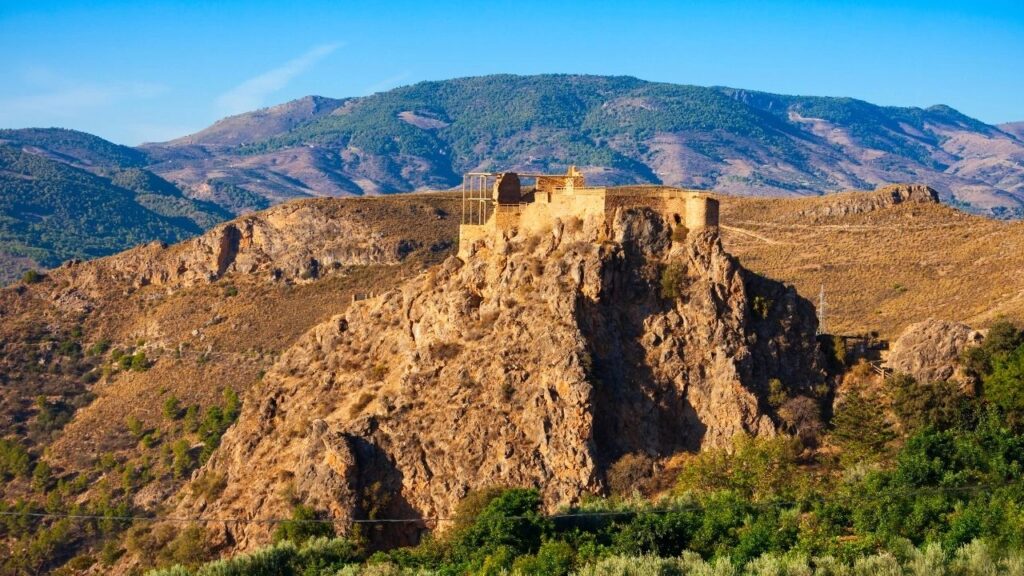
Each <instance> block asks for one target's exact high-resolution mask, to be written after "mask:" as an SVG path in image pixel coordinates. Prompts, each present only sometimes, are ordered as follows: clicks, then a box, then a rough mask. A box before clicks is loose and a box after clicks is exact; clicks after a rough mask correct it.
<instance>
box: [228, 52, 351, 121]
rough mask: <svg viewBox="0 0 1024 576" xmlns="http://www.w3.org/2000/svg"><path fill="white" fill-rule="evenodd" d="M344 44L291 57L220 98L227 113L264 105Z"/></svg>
mask: <svg viewBox="0 0 1024 576" xmlns="http://www.w3.org/2000/svg"><path fill="white" fill-rule="evenodd" d="M339 46H340V44H323V45H321V46H317V47H315V48H313V49H312V50H310V51H308V52H306V53H305V54H303V55H301V56H299V57H298V58H295V59H293V60H289V61H288V62H286V63H285V64H284V65H283V66H280V67H278V68H274V69H273V70H268V71H267V72H264V73H263V74H260V75H259V76H254V77H252V78H250V79H248V80H246V81H245V82H242V83H241V84H239V85H238V86H235V87H234V88H232V89H231V90H228V91H227V92H225V93H223V94H221V95H220V96H218V97H217V106H218V107H219V108H220V109H221V111H222V112H223V113H225V114H240V113H242V112H248V111H250V110H255V109H256V108H260V107H262V106H263V105H264V102H265V101H266V98H267V96H269V95H270V94H271V93H273V92H276V91H278V90H280V89H282V88H284V87H285V86H287V85H288V84H289V83H290V82H291V81H292V80H294V79H295V78H296V77H298V76H299V75H300V74H302V73H303V72H305V71H307V70H309V69H310V68H312V67H313V66H314V65H315V64H316V63H317V62H319V61H320V60H322V59H324V58H326V57H327V56H329V55H330V54H331V53H332V52H334V51H335V50H337V49H338V47H339Z"/></svg>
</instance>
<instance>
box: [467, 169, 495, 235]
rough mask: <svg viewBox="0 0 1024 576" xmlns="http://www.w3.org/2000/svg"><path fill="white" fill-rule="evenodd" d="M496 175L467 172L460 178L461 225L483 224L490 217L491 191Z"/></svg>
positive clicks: (492, 201)
mask: <svg viewBox="0 0 1024 576" xmlns="http://www.w3.org/2000/svg"><path fill="white" fill-rule="evenodd" d="M497 178H498V174H495V173H493V172H469V173H466V174H464V175H463V176H462V223H463V224H483V223H485V222H487V218H489V217H490V212H491V204H493V203H494V199H493V198H492V197H491V189H492V188H493V186H494V182H495V180H497Z"/></svg>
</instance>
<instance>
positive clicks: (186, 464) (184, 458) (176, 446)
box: [171, 439, 196, 478]
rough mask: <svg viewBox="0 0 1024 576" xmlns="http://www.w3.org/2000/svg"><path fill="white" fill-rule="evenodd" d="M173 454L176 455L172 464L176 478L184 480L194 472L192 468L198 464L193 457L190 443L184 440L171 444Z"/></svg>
mask: <svg viewBox="0 0 1024 576" xmlns="http://www.w3.org/2000/svg"><path fill="white" fill-rule="evenodd" d="M171 453H172V454H174V460H173V462H172V464H171V467H172V470H173V471H174V477H175V478H184V477H185V475H186V474H188V473H189V472H191V471H192V467H193V466H195V463H196V462H195V459H194V458H193V457H192V452H191V450H190V447H189V445H188V441H187V440H184V439H181V440H177V441H175V442H174V443H173V444H171Z"/></svg>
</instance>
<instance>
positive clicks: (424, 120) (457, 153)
mask: <svg viewBox="0 0 1024 576" xmlns="http://www.w3.org/2000/svg"><path fill="white" fill-rule="evenodd" d="M144 150H146V151H147V153H149V154H150V156H151V158H152V161H153V162H154V164H153V165H152V169H153V170H154V171H156V172H157V173H159V174H161V175H162V176H164V177H166V178H168V179H170V180H172V181H174V182H177V183H179V184H181V185H182V186H185V187H195V186H202V185H208V184H209V183H211V182H226V183H230V184H232V185H235V186H238V187H240V188H243V189H246V190H248V191H250V192H253V193H255V194H258V195H260V196H262V197H265V198H267V199H268V200H270V201H272V202H278V201H281V200H283V199H287V198H293V197H307V196H322V195H332V196H333V195H346V194H375V193H390V192H404V191H411V190H422V189H447V188H450V187H453V186H457V185H458V184H459V182H460V178H461V174H462V173H464V172H467V171H470V170H499V171H500V170H520V171H562V170H564V169H565V167H566V166H568V165H570V164H575V165H580V166H582V167H583V169H584V171H585V172H586V173H587V176H588V178H589V180H590V181H591V182H594V183H608V184H615V183H635V182H650V183H664V184H668V185H673V186H685V187H697V188H704V189H714V190H717V191H721V192H724V193H730V194H739V195H772V196H779V195H782V196H795V195H819V194H822V193H826V192H834V191H840V190H848V189H863V188H874V187H876V186H879V185H883V184H887V183H891V182H907V181H916V182H925V183H928V184H929V185H931V186H932V187H934V188H935V189H937V190H938V191H939V193H940V195H941V196H942V198H943V199H944V200H946V201H947V202H955V203H959V205H962V206H965V207H968V208H969V209H971V210H973V211H976V212H981V213H989V214H995V215H998V216H1013V215H1019V214H1020V213H1021V206H1022V200H1024V188H1022V184H1024V176H1022V175H1024V168H1021V166H1022V164H1021V160H1022V159H1024V141H1022V140H1021V137H1020V135H1019V134H1017V133H1016V132H1014V130H1013V129H1012V128H1007V129H1005V130H1003V129H1000V128H997V127H994V126H989V125H986V124H984V123H982V122H979V121H977V120H975V119H972V118H969V117H967V116H965V115H963V114H961V113H959V112H957V111H956V110H953V109H952V108H949V107H947V106H932V107H929V108H897V107H886V106H876V105H873V104H870V103H867V102H863V101H860V100H855V99H852V98H826V97H804V96H784V95H776V94H768V93H762V92H754V91H748V90H738V89H732V88H720V87H700V86H688V85H676V84H664V83H654V82H646V81H642V80H638V79H636V78H629V77H602V76H573V75H543V76H510V75H501V76H484V77H475V78H458V79H453V80H444V81H437V82H421V83H419V84H415V85H412V86H405V87H402V88H396V89H394V90H389V91H387V92H382V93H378V94H374V95H372V96H366V97H361V98H349V99H345V100H331V99H326V98H320V97H307V98H304V99H300V100H296V101H294V102H290V103H287V104H283V105H281V106H278V107H274V108H270V109H267V110H264V111H259V112H255V113H250V114H243V115H240V116H235V117H232V118H230V119H226V120H223V121H221V122H219V123H218V124H215V125H214V126H212V127H210V128H208V129H207V130H204V131H202V132H200V133H197V134H195V135H193V136H189V137H185V138H182V139H179V140H176V141H172V142H168V143H165V144H156V145H148V146H146V147H144Z"/></svg>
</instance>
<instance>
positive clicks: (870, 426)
mask: <svg viewBox="0 0 1024 576" xmlns="http://www.w3.org/2000/svg"><path fill="white" fill-rule="evenodd" d="M880 405H881V402H880V400H879V399H878V398H877V397H875V396H874V395H868V394H867V393H862V392H861V391H859V390H856V389H854V390H852V391H850V393H849V394H847V395H846V397H845V398H844V400H843V403H842V404H840V405H839V406H837V407H836V413H835V416H833V418H832V433H831V438H832V439H833V440H834V441H835V442H836V443H837V444H838V445H839V446H840V447H841V448H842V449H843V457H844V459H845V460H846V461H847V462H855V461H859V460H864V459H869V460H877V459H879V458H882V457H884V456H885V455H886V454H887V453H888V452H889V443H890V442H892V440H893V439H895V438H896V434H895V433H894V432H893V431H892V426H891V425H890V424H889V423H888V422H887V421H886V420H885V415H884V414H883V411H882V410H881V409H880Z"/></svg>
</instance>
